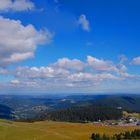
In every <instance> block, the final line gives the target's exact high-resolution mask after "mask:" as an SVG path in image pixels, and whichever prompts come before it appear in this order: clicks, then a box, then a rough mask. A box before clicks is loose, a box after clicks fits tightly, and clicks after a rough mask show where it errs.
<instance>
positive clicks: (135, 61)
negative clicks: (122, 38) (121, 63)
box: [131, 56, 140, 65]
mask: <svg viewBox="0 0 140 140" xmlns="http://www.w3.org/2000/svg"><path fill="white" fill-rule="evenodd" d="M131 63H132V64H133V65H140V56H138V57H135V58H133V60H132V62H131Z"/></svg>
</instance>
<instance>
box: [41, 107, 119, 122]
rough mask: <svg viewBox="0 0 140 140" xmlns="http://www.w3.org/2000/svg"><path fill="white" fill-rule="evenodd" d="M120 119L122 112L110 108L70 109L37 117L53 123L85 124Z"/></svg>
mask: <svg viewBox="0 0 140 140" xmlns="http://www.w3.org/2000/svg"><path fill="white" fill-rule="evenodd" d="M121 117H122V111H121V110H118V109H116V108H111V107H94V106H86V107H72V108H69V109H63V110H59V111H54V112H49V113H44V114H42V115H41V116H39V118H40V119H43V120H45V119H49V120H54V121H68V122H85V121H98V120H102V121H103V120H111V119H115V120H117V119H119V118H121Z"/></svg>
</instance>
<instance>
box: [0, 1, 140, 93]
mask: <svg viewBox="0 0 140 140" xmlns="http://www.w3.org/2000/svg"><path fill="white" fill-rule="evenodd" d="M139 6H140V1H139V0H133V1H132V0H113V1H112V0H98V1H97V0H41V1H37V0H14V1H12V0H1V1H0V89H1V91H2V93H5V94H13V93H16V94H38V93H39V94H44V93H139V91H140V87H139V85H140V47H139V46H140V40H139V38H140V26H139V25H140V8H139Z"/></svg>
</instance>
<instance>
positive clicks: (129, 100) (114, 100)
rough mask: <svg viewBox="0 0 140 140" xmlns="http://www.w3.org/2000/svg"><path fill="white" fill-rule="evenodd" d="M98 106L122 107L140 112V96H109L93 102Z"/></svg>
mask: <svg viewBox="0 0 140 140" xmlns="http://www.w3.org/2000/svg"><path fill="white" fill-rule="evenodd" d="M92 104H93V105H96V106H106V107H110V106H111V107H121V108H122V110H127V111H134V112H140V96H132V95H130V96H125V95H122V96H108V97H105V98H103V99H97V100H95V101H93V102H92Z"/></svg>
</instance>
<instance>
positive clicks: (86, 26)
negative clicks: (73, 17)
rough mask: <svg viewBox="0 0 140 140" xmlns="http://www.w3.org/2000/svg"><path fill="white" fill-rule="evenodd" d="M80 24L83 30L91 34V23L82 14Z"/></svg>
mask: <svg viewBox="0 0 140 140" xmlns="http://www.w3.org/2000/svg"><path fill="white" fill-rule="evenodd" d="M78 24H79V25H81V27H82V29H83V30H85V31H87V32H89V31H90V25H89V21H88V19H87V17H86V15H84V14H82V15H80V17H79V20H78Z"/></svg>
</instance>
